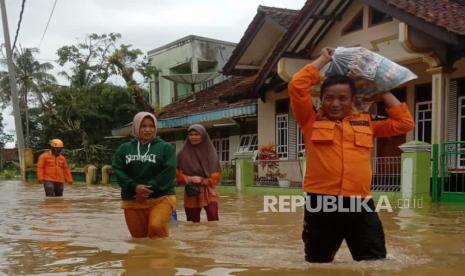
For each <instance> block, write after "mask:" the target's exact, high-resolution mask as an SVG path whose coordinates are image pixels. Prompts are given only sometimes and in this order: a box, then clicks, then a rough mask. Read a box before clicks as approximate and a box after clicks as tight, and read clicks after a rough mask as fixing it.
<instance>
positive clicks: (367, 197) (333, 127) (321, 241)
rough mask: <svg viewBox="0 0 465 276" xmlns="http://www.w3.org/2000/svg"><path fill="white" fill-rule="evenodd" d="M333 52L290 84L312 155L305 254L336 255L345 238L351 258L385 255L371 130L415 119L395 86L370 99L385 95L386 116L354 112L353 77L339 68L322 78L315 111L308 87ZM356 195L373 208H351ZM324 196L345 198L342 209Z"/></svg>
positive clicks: (407, 125) (406, 126) (397, 130)
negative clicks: (374, 192) (379, 117)
mask: <svg viewBox="0 0 465 276" xmlns="http://www.w3.org/2000/svg"><path fill="white" fill-rule="evenodd" d="M333 53H334V50H333V49H331V48H324V49H323V50H322V54H321V55H320V57H318V58H317V59H316V60H314V61H313V62H312V63H310V64H308V65H306V66H305V67H304V68H302V69H301V70H300V71H299V72H297V73H296V74H295V75H294V76H293V78H292V80H291V81H290V82H289V85H288V92H289V97H290V102H291V107H292V110H293V112H294V115H295V118H296V120H297V123H298V124H299V127H300V128H301V129H302V131H303V134H304V141H305V148H306V157H307V167H306V174H305V178H304V191H305V192H306V193H307V197H306V200H307V202H306V208H305V211H304V212H305V215H304V225H303V232H302V240H303V242H304V246H305V259H306V261H308V262H321V263H322V262H332V261H333V259H334V256H335V254H336V252H337V251H338V250H339V247H340V245H341V243H342V241H343V240H344V239H345V240H346V243H347V245H348V247H349V250H350V252H351V254H352V258H353V259H354V260H356V261H362V260H376V259H384V258H385V257H386V247H385V239H384V231H383V226H382V224H381V221H380V219H379V217H378V214H377V213H376V212H374V210H375V208H374V202H373V200H372V199H371V192H370V190H371V178H372V170H371V158H372V148H373V138H374V137H388V136H396V135H400V134H404V133H406V132H408V131H410V130H412V129H413V128H414V121H413V118H412V115H411V114H410V112H409V110H408V107H407V105H406V104H405V103H400V102H399V100H398V99H397V98H396V97H395V96H394V95H393V94H392V93H390V92H384V93H380V94H378V95H376V96H374V97H373V99H370V100H374V101H383V102H384V104H385V105H386V107H387V113H388V115H389V118H388V119H386V120H382V121H372V120H371V116H370V115H369V114H368V113H360V112H353V111H352V110H353V109H352V107H353V103H354V100H355V99H354V96H355V93H356V88H355V84H354V81H353V80H352V79H350V78H349V77H347V76H342V75H333V76H328V77H327V79H326V80H325V81H324V82H323V84H322V85H321V89H320V90H321V93H320V97H321V108H320V109H319V110H318V111H315V110H314V109H313V106H312V98H311V95H310V89H311V88H312V87H313V86H314V85H317V84H319V83H320V69H321V68H323V67H324V66H325V65H326V64H327V63H329V62H330V61H331V59H332V57H331V56H332V55H333ZM354 199H355V200H354ZM356 200H358V202H361V201H364V202H365V203H366V205H367V206H369V210H366V209H365V208H359V209H358V210H355V209H350V210H349V211H347V208H351V207H354V206H353V205H354V204H353V203H354V202H357V201H356ZM325 201H326V202H335V203H336V205H335V206H338V207H339V206H340V205H339V204H340V203H342V204H341V205H342V206H344V208H345V210H338V208H336V210H334V209H333V210H329V209H324V204H323V202H325ZM340 201H342V202H340ZM351 204H352V206H351ZM359 206H361V205H359Z"/></svg>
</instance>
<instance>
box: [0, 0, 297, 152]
mask: <svg viewBox="0 0 465 276" xmlns="http://www.w3.org/2000/svg"><path fill="white" fill-rule="evenodd" d="M21 2H22V1H21V0H6V6H7V13H8V14H7V16H8V24H9V29H10V39H11V43H13V40H14V35H15V32H16V27H17V22H18V19H19V12H20V8H21ZM53 3H54V0H27V1H26V4H25V10H24V14H23V21H22V23H21V29H20V33H19V37H18V43H19V44H20V45H21V46H22V47H38V45H39V42H40V39H41V37H42V34H43V32H44V29H45V26H46V23H47V20H48V18H49V15H50V12H51V10H52V7H53ZM304 3H305V0H133V1H128V0H58V2H57V5H56V8H55V11H54V14H53V17H52V19H51V22H50V25H49V27H48V30H47V33H46V34H45V38H44V41H43V42H42V45H41V47H40V54H39V55H38V58H39V59H43V60H42V61H53V60H56V58H57V56H56V50H57V49H58V48H60V47H61V46H64V45H72V44H75V43H76V42H78V41H80V40H82V38H84V37H85V36H86V35H88V34H91V33H98V34H103V33H110V32H116V33H121V35H122V39H121V40H120V42H121V43H124V44H132V45H133V46H134V47H135V48H139V49H141V50H142V51H143V52H144V53H146V52H147V51H149V50H151V49H154V48H157V47H160V46H162V45H164V44H167V43H169V42H172V41H174V40H176V39H179V38H181V37H184V36H187V35H191V34H193V35H199V36H205V37H210V38H214V39H219V40H225V41H231V42H236V43H237V42H239V40H240V39H241V37H242V35H243V33H244V31H245V30H246V28H247V26H248V24H249V23H250V22H251V21H252V19H253V17H254V16H255V14H256V11H257V7H258V6H259V5H264V6H272V7H280V8H288V9H300V8H302V6H303V5H304ZM0 41H1V43H3V42H4V37H3V28H0ZM56 66H57V67H58V65H56ZM58 69H59V68H58ZM10 114H11V110H9V111H4V123H5V129H6V131H7V132H8V133H12V132H14V122H13V117H12V116H10ZM9 146H10V147H11V146H13V145H9Z"/></svg>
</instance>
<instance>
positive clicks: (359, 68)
mask: <svg viewBox="0 0 465 276" xmlns="http://www.w3.org/2000/svg"><path fill="white" fill-rule="evenodd" d="M336 74H339V75H346V76H348V77H350V78H352V79H353V80H354V81H355V86H356V88H357V92H356V102H355V107H356V108H357V109H358V110H360V111H367V110H368V108H369V106H370V105H371V102H367V101H366V99H368V98H371V97H372V96H374V95H375V94H377V93H380V92H384V91H389V90H392V89H394V88H396V87H398V86H400V85H402V84H404V83H406V82H408V81H410V80H413V79H416V78H417V75H415V74H414V73H413V72H412V71H410V70H409V69H407V68H405V67H403V66H401V65H399V64H397V63H395V62H392V61H391V60H389V59H387V58H385V57H383V56H381V55H379V54H377V53H374V52H372V51H370V50H367V49H365V48H362V47H352V48H344V47H338V48H336V49H335V50H334V55H333V60H332V61H331V63H330V64H329V67H328V69H327V70H326V72H325V76H326V77H331V75H336Z"/></svg>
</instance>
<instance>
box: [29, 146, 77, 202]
mask: <svg viewBox="0 0 465 276" xmlns="http://www.w3.org/2000/svg"><path fill="white" fill-rule="evenodd" d="M50 146H51V147H52V148H51V149H50V150H48V151H46V152H44V153H42V154H41V155H40V157H39V161H38V163H37V179H38V181H39V183H41V184H43V185H44V190H45V196H63V189H64V185H63V184H64V182H65V181H66V182H68V183H69V184H73V176H72V175H71V171H70V170H69V167H68V162H66V158H65V157H64V156H63V155H62V154H61V151H62V150H63V142H62V141H61V140H60V139H53V140H52V141H50Z"/></svg>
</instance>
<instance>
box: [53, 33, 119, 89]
mask: <svg viewBox="0 0 465 276" xmlns="http://www.w3.org/2000/svg"><path fill="white" fill-rule="evenodd" d="M120 38H121V34H119V33H109V34H102V35H98V34H95V33H94V34H90V35H88V36H87V37H86V38H85V39H84V41H83V42H80V43H78V44H76V45H71V46H63V47H61V48H59V49H58V50H57V54H58V63H59V64H60V65H61V66H63V65H65V64H68V63H70V64H71V74H68V73H67V72H65V71H63V72H61V75H62V76H65V77H66V78H67V79H68V80H69V81H70V82H71V86H76V87H82V86H88V85H93V84H102V83H105V82H106V81H107V80H108V77H110V76H111V75H113V74H115V73H116V71H115V68H114V66H113V65H112V64H110V63H108V56H110V55H111V53H112V52H113V51H114V49H115V48H116V47H115V43H116V41H117V40H118V39H120Z"/></svg>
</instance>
